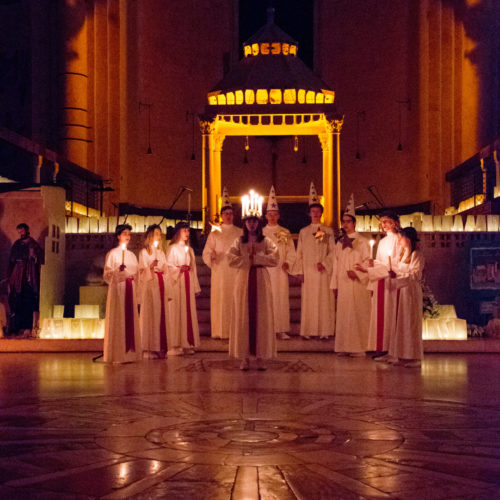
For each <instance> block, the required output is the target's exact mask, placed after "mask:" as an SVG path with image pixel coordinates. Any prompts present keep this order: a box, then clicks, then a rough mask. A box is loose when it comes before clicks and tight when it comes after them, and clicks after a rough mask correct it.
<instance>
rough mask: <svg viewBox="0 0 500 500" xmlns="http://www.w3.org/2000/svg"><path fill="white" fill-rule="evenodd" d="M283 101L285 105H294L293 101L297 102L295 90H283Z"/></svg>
mask: <svg viewBox="0 0 500 500" xmlns="http://www.w3.org/2000/svg"><path fill="white" fill-rule="evenodd" d="M283 100H284V101H285V104H295V101H296V100H297V92H296V90H295V89H285V92H284V94H283Z"/></svg>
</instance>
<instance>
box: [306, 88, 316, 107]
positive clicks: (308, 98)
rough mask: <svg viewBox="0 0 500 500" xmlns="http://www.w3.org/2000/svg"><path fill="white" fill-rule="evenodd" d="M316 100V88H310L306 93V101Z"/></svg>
mask: <svg viewBox="0 0 500 500" xmlns="http://www.w3.org/2000/svg"><path fill="white" fill-rule="evenodd" d="M315 100H316V92H314V90H308V91H307V94H306V103H307V104H314V102H315Z"/></svg>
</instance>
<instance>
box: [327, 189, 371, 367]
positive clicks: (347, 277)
mask: <svg viewBox="0 0 500 500" xmlns="http://www.w3.org/2000/svg"><path fill="white" fill-rule="evenodd" d="M342 229H343V232H344V235H343V236H342V238H340V240H339V241H338V242H337V244H336V248H335V254H334V257H333V271H332V280H331V282H330V288H332V289H333V293H334V295H335V297H336V299H337V311H338V314H337V321H336V328H335V351H336V352H337V354H339V355H344V356H346V355H350V356H353V357H356V356H364V354H365V351H367V350H368V328H369V326H370V307H371V299H370V292H369V291H368V290H367V289H366V285H367V283H368V275H367V273H363V272H360V271H358V270H356V265H358V264H361V265H366V264H367V263H368V261H369V260H370V258H371V253H370V246H369V243H368V240H367V239H366V238H365V237H364V236H362V235H361V234H359V233H358V232H356V214H355V210H354V196H353V195H351V198H350V199H349V203H348V205H347V208H346V210H345V212H344V213H343V215H342Z"/></svg>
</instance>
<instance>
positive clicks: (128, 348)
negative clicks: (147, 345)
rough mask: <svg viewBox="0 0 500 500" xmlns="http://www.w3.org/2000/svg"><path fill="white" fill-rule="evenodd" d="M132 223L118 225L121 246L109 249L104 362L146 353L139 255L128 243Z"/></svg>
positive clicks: (107, 256) (118, 360)
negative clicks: (138, 293) (139, 295)
mask: <svg viewBox="0 0 500 500" xmlns="http://www.w3.org/2000/svg"><path fill="white" fill-rule="evenodd" d="M131 230H132V227H131V226H129V225H128V224H120V225H118V226H117V227H116V231H115V233H116V237H117V239H118V246H117V247H116V248H113V250H111V251H109V252H108V254H107V255H106V262H105V264H104V275H103V278H104V281H105V282H106V283H107V284H108V298H107V301H106V319H105V331H104V356H103V358H104V361H105V362H109V363H127V362H131V361H138V360H139V359H140V358H141V355H142V348H141V338H140V329H139V315H138V311H137V297H136V286H137V278H138V264H137V258H136V256H135V255H134V254H133V252H131V251H130V250H127V245H128V243H129V242H130V231H131Z"/></svg>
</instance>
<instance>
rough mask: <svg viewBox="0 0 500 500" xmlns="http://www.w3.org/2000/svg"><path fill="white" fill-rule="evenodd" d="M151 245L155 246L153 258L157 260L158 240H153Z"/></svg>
mask: <svg viewBox="0 0 500 500" xmlns="http://www.w3.org/2000/svg"><path fill="white" fill-rule="evenodd" d="M153 246H154V247H155V259H156V260H158V241H153Z"/></svg>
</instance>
